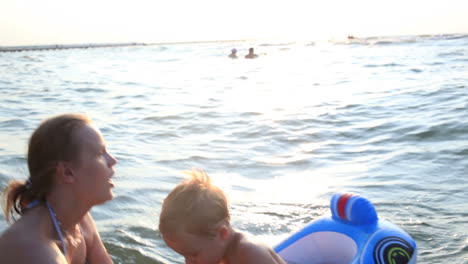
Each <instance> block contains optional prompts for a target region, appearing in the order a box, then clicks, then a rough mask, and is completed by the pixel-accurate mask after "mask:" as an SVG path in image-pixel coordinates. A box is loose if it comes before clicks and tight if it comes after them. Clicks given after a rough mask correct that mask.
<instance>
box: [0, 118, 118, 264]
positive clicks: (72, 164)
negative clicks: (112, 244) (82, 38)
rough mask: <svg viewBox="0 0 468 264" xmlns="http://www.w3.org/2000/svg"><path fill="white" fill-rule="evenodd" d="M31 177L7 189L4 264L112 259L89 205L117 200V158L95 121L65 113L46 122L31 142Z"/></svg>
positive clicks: (0, 246)
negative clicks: (115, 172) (115, 175)
mask: <svg viewBox="0 0 468 264" xmlns="http://www.w3.org/2000/svg"><path fill="white" fill-rule="evenodd" d="M27 162H28V168H29V174H30V176H29V179H28V180H27V181H26V182H19V181H13V182H11V183H10V184H9V185H8V186H7V187H6V188H5V190H4V193H3V195H4V200H5V204H4V212H5V218H6V219H7V221H8V222H9V223H11V222H12V221H11V220H12V219H13V220H15V219H14V215H13V213H15V214H19V215H20V216H21V217H20V219H19V220H17V221H15V222H14V223H13V224H12V225H11V226H10V227H9V228H8V229H7V230H5V232H4V233H3V234H2V235H1V236H0V256H1V262H2V263H36V264H39V263H44V264H45V263H47V264H50V263H54V264H62V263H63V264H67V263H68V264H85V263H90V264H102V263H104V264H106V263H112V259H111V258H110V256H109V254H108V253H107V251H106V249H105V247H104V245H103V243H102V241H101V238H100V237H99V234H98V232H97V229H96V226H95V224H94V221H93V218H92V217H91V214H90V213H89V210H90V209H91V207H93V206H94V205H97V204H101V203H104V202H105V201H108V200H111V199H112V198H113V193H112V188H113V187H114V184H113V183H112V180H111V177H112V176H113V174H114V170H113V166H114V165H115V164H116V162H117V161H116V159H115V158H114V157H112V156H111V155H110V154H109V153H108V152H107V150H106V145H105V141H104V138H103V137H102V135H101V133H100V131H99V129H98V128H96V127H95V126H94V125H93V123H92V121H91V119H90V118H89V117H87V116H85V115H81V114H64V115H59V116H56V117H53V118H50V119H47V120H45V121H44V122H43V123H42V124H41V125H40V126H39V127H38V128H37V129H36V130H35V131H34V133H33V134H32V136H31V138H30V140H29V147H28V156H27Z"/></svg>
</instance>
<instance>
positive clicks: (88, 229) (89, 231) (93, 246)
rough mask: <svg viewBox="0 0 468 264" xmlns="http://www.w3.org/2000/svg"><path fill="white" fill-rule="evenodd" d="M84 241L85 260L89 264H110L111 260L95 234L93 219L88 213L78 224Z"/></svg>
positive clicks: (97, 234)
mask: <svg viewBox="0 0 468 264" xmlns="http://www.w3.org/2000/svg"><path fill="white" fill-rule="evenodd" d="M80 225H81V228H82V230H83V233H84V234H83V236H84V238H85V241H86V258H87V261H88V263H89V264H112V263H113V262H112V258H111V257H110V256H109V253H107V250H106V248H105V247H104V244H103V243H102V241H101V237H100V236H99V233H98V232H97V228H96V225H95V224H94V220H93V217H92V216H91V214H90V213H89V212H88V213H87V214H86V215H85V216H84V217H83V220H81V222H80Z"/></svg>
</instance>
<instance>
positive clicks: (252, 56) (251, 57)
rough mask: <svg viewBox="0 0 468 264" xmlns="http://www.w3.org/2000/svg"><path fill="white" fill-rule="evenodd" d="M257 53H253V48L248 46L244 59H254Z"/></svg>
mask: <svg viewBox="0 0 468 264" xmlns="http://www.w3.org/2000/svg"><path fill="white" fill-rule="evenodd" d="M257 57H258V55H257V54H255V53H254V49H253V48H250V49H249V54H247V55H245V58H246V59H255V58H257Z"/></svg>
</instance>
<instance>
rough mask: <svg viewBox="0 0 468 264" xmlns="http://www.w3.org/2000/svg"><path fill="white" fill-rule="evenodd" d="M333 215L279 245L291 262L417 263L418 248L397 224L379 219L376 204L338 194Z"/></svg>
mask: <svg viewBox="0 0 468 264" xmlns="http://www.w3.org/2000/svg"><path fill="white" fill-rule="evenodd" d="M330 209H331V216H324V217H321V218H319V219H317V220H314V221H312V222H310V223H309V224H307V225H306V226H305V227H304V228H302V229H301V230H299V231H298V232H296V233H294V234H292V235H291V236H289V237H288V238H287V239H286V240H284V241H283V242H281V243H280V244H279V245H277V246H276V247H275V248H274V249H275V251H276V252H277V253H278V254H279V255H280V256H281V257H282V258H283V259H284V260H285V261H286V262H287V263H288V264H328V263H333V264H345V263H346V264H414V263H416V256H417V247H416V242H415V241H414V240H413V238H412V237H411V236H410V235H409V234H408V233H406V232H405V231H403V230H402V229H401V228H399V227H398V226H396V225H394V224H392V223H390V222H389V221H386V220H383V219H379V218H378V216H377V212H376V211H375V207H374V205H372V203H371V202H370V201H369V200H367V199H366V198H364V197H362V196H359V195H354V194H349V193H346V194H339V193H337V194H335V195H333V197H332V199H331V202H330Z"/></svg>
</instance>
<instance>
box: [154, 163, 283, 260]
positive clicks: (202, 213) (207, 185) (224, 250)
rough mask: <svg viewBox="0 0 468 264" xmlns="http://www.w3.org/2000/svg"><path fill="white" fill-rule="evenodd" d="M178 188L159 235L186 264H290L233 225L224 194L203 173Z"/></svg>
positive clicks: (169, 199) (164, 211)
mask: <svg viewBox="0 0 468 264" xmlns="http://www.w3.org/2000/svg"><path fill="white" fill-rule="evenodd" d="M189 174H190V176H191V177H190V179H188V180H185V181H183V182H182V183H180V184H179V185H177V186H176V187H175V188H174V189H173V190H172V191H171V192H170V193H169V195H168V196H167V197H166V199H165V200H164V203H163V206H162V210H161V215H160V218H159V231H160V232H161V235H162V237H163V239H164V241H165V242H166V244H167V245H168V246H169V247H170V248H171V249H173V250H174V251H176V252H177V253H179V254H180V255H182V256H184V257H185V263H186V264H240V263H242V264H276V263H279V264H286V262H284V261H283V260H282V259H281V258H280V257H279V256H278V255H277V254H276V253H275V252H274V251H273V249H271V248H270V247H268V246H267V245H265V244H262V243H259V242H256V241H253V240H251V239H249V238H247V236H246V235H244V234H242V233H240V232H238V231H236V230H234V228H233V227H232V226H231V224H230V215H229V209H228V201H227V198H226V196H225V194H224V192H223V191H222V190H221V189H220V188H218V187H216V186H214V185H212V184H211V180H210V177H209V176H208V175H207V174H206V173H205V172H203V171H201V170H193V171H191V172H190V173H189Z"/></svg>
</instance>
